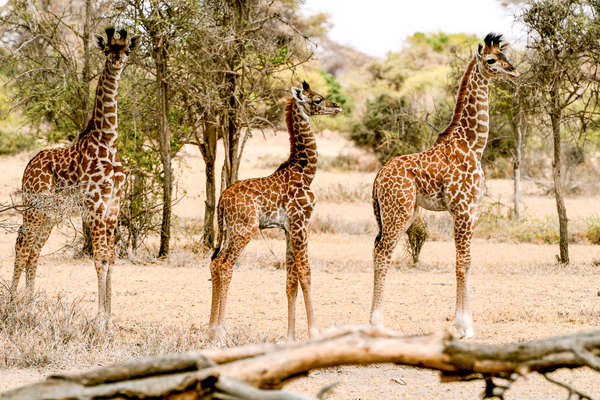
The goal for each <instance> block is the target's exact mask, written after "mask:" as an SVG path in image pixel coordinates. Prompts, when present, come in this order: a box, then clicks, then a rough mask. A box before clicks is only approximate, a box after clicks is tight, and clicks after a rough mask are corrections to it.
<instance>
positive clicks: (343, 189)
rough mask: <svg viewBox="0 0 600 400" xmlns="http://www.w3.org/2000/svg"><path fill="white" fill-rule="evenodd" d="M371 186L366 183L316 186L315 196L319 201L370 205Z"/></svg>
mask: <svg viewBox="0 0 600 400" xmlns="http://www.w3.org/2000/svg"><path fill="white" fill-rule="evenodd" d="M371 192H372V185H371V183H368V182H360V183H357V184H342V183H332V184H329V185H327V186H316V187H315V194H316V195H317V199H318V200H319V201H324V202H325V201H331V202H336V203H339V202H356V201H364V202H368V203H369V204H370V203H371Z"/></svg>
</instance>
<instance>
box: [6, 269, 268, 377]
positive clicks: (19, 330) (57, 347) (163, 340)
mask: <svg viewBox="0 0 600 400" xmlns="http://www.w3.org/2000/svg"><path fill="white" fill-rule="evenodd" d="M84 307H85V306H84V305H83V304H82V301H81V299H75V300H72V301H69V300H68V299H66V298H65V297H64V296H62V295H57V296H48V295H46V294H45V293H44V292H41V291H38V292H35V293H33V294H31V295H27V294H25V293H24V291H23V292H22V293H17V294H16V295H15V296H14V297H11V295H10V291H9V284H8V283H7V282H5V281H2V282H0V368H10V367H13V368H15V367H16V368H29V367H35V368H41V367H54V368H71V367H72V366H73V365H78V366H91V365H99V364H100V365H101V364H107V363H114V362H120V361H124V360H132V359H138V358H143V357H150V356H155V355H159V354H167V353H177V352H185V351H192V350H200V349H202V348H206V347H210V346H212V345H211V344H210V343H209V341H208V335H207V332H206V330H205V329H204V328H198V327H196V326H195V325H193V324H192V325H190V326H181V325H164V324H143V323H131V322H130V321H128V322H127V324H121V323H120V322H118V321H117V322H114V323H113V327H112V329H111V330H109V331H104V332H103V331H101V330H99V329H98V328H97V323H96V320H95V319H94V318H92V317H90V315H89V314H88V313H87V312H86V311H85V310H84ZM278 339H279V338H276V337H274V336H272V335H270V334H257V333H255V332H254V330H253V329H252V328H251V327H250V326H242V327H239V326H234V327H232V329H231V330H230V331H229V334H228V338H227V345H228V346H238V345H243V344H249V343H260V342H275V341H276V340H278Z"/></svg>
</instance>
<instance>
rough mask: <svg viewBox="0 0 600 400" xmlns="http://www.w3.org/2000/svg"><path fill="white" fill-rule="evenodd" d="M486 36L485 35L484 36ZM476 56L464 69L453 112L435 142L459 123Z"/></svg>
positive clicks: (438, 141) (440, 139)
mask: <svg viewBox="0 0 600 400" xmlns="http://www.w3.org/2000/svg"><path fill="white" fill-rule="evenodd" d="M486 38H487V36H486ZM475 63H476V58H475V57H473V59H472V60H471V62H470V63H469V65H468V66H467V70H466V71H465V73H464V75H463V77H462V79H461V81H460V86H459V87H458V94H457V95H456V106H454V113H453V114H452V121H450V124H449V125H448V127H447V128H446V129H444V130H443V131H442V132H441V133H440V134H439V135H438V138H437V140H436V141H435V144H438V143H440V142H441V141H442V140H444V138H446V137H447V136H448V135H450V134H451V133H452V131H453V130H454V128H455V127H456V126H457V125H458V124H459V122H460V121H459V120H460V116H461V114H462V111H463V109H464V108H465V103H466V102H467V99H466V98H465V92H466V91H467V84H468V83H469V76H470V75H471V72H473V68H475Z"/></svg>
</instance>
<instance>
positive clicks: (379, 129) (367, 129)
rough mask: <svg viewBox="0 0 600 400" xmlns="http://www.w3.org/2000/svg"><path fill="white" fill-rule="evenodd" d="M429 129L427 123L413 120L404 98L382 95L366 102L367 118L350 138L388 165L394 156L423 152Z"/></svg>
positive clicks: (357, 125)
mask: <svg viewBox="0 0 600 400" xmlns="http://www.w3.org/2000/svg"><path fill="white" fill-rule="evenodd" d="M426 129H427V128H426V127H425V126H424V123H422V122H421V121H417V120H415V119H413V118H412V117H411V110H410V107H409V106H408V105H407V102H406V100H405V99H404V98H402V97H393V96H389V95H386V94H383V95H380V96H378V97H377V98H375V99H374V100H372V101H368V102H367V110H366V113H365V116H364V117H363V118H362V120H361V121H360V122H359V123H357V124H355V125H354V127H353V129H352V133H351V135H350V138H351V139H352V140H353V141H354V142H355V143H356V144H357V145H359V146H361V147H367V148H370V149H372V150H373V151H374V153H375V155H376V156H377V158H378V159H379V160H380V161H381V162H382V163H385V162H387V161H388V160H389V159H391V158H393V157H395V156H398V155H401V154H407V153H414V152H417V151H421V150H423V148H424V146H425V143H424V138H426V137H427V135H426V134H424V130H426Z"/></svg>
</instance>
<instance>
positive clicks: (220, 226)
mask: <svg viewBox="0 0 600 400" xmlns="http://www.w3.org/2000/svg"><path fill="white" fill-rule="evenodd" d="M223 228H224V226H223V204H222V203H221V202H219V205H218V206H217V243H216V247H215V251H214V253H213V255H212V256H211V257H210V259H211V260H214V259H215V258H217V256H218V255H219V251H221V244H222V243H223V230H224V229H223Z"/></svg>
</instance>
